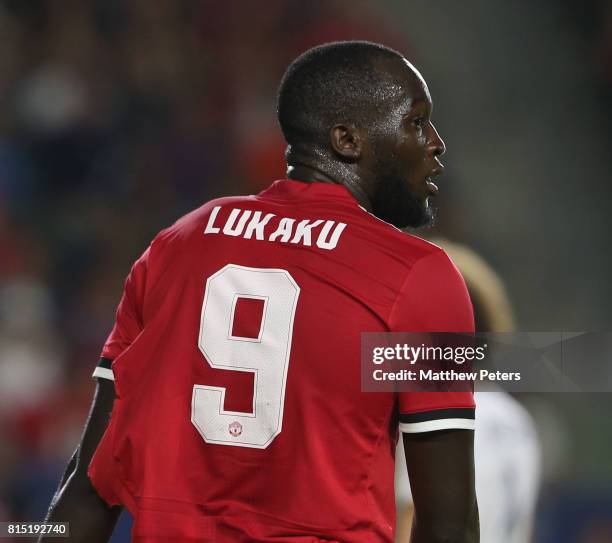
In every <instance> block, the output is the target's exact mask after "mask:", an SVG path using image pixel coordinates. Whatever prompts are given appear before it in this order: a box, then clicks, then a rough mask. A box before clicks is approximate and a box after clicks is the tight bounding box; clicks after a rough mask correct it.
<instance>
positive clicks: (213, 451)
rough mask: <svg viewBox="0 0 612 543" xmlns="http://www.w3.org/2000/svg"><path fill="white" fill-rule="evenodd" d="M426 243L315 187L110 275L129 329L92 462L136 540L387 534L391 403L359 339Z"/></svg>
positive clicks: (342, 194)
mask: <svg viewBox="0 0 612 543" xmlns="http://www.w3.org/2000/svg"><path fill="white" fill-rule="evenodd" d="M440 252H441V251H440V249H438V248H437V247H436V246H434V245H431V244H429V243H426V242H424V241H422V240H420V239H417V238H414V237H412V236H408V235H405V234H403V233H401V232H400V231H398V230H396V229H394V228H393V227H391V226H389V225H388V224H386V223H384V222H382V221H379V220H378V219H376V218H374V217H373V216H372V215H370V214H368V213H367V212H366V211H364V210H363V209H362V208H360V207H359V206H358V204H357V202H356V201H355V200H354V199H353V198H352V197H351V196H350V194H349V193H348V191H347V190H346V189H345V188H344V187H342V186H339V185H332V184H324V183H312V184H306V183H300V182H296V181H280V182H277V183H275V184H274V185H273V186H272V187H271V188H270V189H268V190H266V191H264V192H263V193H261V194H260V195H258V196H253V197H243V198H225V199H221V200H216V201H213V202H210V203H208V204H206V205H205V206H203V207H202V208H200V209H198V210H196V211H194V212H193V213H191V214H189V215H187V216H186V217H184V218H183V219H181V220H180V221H178V222H177V223H176V224H175V225H174V226H173V227H171V228H169V229H167V230H165V231H163V232H162V233H161V234H160V235H159V236H158V237H157V238H156V240H155V241H154V242H153V244H152V245H151V247H150V248H149V250H148V251H147V253H145V255H144V256H143V257H142V258H141V260H140V261H139V262H137V264H136V265H135V267H134V269H133V270H132V273H131V276H130V279H128V284H126V294H124V298H126V297H130V298H132V299H131V300H130V301H129V303H130V304H131V305H132V306H133V309H132V312H134V313H137V315H136V317H137V320H138V322H139V324H140V329H138V330H137V331H136V332H137V333H136V332H132V333H134V335H135V337H134V338H133V340H130V341H129V347H128V348H125V349H121V348H120V347H118V352H116V353H115V356H110V355H109V358H115V362H114V364H113V372H114V376H115V380H116V388H117V391H118V396H119V400H118V401H117V406H116V408H115V409H114V412H113V419H112V422H111V425H110V427H109V430H108V431H107V435H106V436H105V439H104V442H103V445H102V446H101V447H100V448H99V450H98V452H97V453H96V457H95V458H94V462H93V464H92V469H91V470H90V472H91V474H92V479H93V480H94V483H96V486H97V487H98V489H99V491H100V492H101V494H103V495H104V494H105V493H106V496H105V497H106V498H107V499H108V500H109V501H112V500H114V501H121V502H124V503H126V505H128V507H129V508H130V509H132V510H133V511H132V512H133V513H134V514H135V517H136V519H135V520H136V522H135V528H134V534H135V537H141V538H142V539H141V540H142V541H146V540H147V536H148V535H151V536H156V537H160V530H162V531H163V530H166V531H165V532H164V533H165V536H164V533H162V534H161V536H162V537H167V538H170V539H168V540H171V536H172V537H174V538H176V537H178V535H177V534H182V536H183V537H196V536H197V537H199V538H200V539H199V540H203V541H207V540H210V541H213V540H214V541H216V542H218V543H224V542H230V541H231V542H243V541H244V542H247V541H250V542H258V541H262V542H263V541H266V542H270V541H279V542H280V541H283V542H289V541H291V542H293V541H295V542H298V541H302V542H314V541H335V540H338V541H351V542H354V543H361V542H366V541H367V542H369V543H370V542H373V541H392V539H393V536H392V533H393V528H392V526H393V524H394V494H393V467H394V449H395V439H396V433H397V422H398V414H397V404H396V402H397V398H396V396H395V395H393V394H380V393H379V394H362V393H361V392H360V388H361V384H360V375H361V372H360V363H359V361H360V350H359V349H360V333H361V332H362V331H387V330H390V329H393V328H394V324H393V322H394V318H395V317H394V314H395V312H397V311H398V308H397V304H398V297H399V295H400V293H401V291H402V289H403V286H404V283H405V281H406V278H407V276H408V273H409V271H410V269H411V267H412V266H413V264H414V263H415V262H417V261H420V260H421V259H423V258H426V257H427V256H429V255H432V254H438V253H440ZM130 281H131V282H132V284H131V285H130ZM128 287H129V288H128ZM130 293H131V294H130ZM123 303H124V302H122V304H123ZM126 304H127V302H126ZM120 311H121V308H120ZM118 318H119V316H118ZM118 322H119V321H118ZM398 322H399V321H398ZM402 325H403V326H404V327H406V321H404V322H403V323H402ZM118 326H119V324H117V326H116V328H117V327H118ZM415 327H418V325H417V324H415ZM128 328H129V327H128ZM136 328H138V326H137V325H136ZM114 333H115V334H116V335H120V334H118V333H117V332H116V331H114ZM119 343H121V338H119V339H118V340H115V343H113V340H112V339H111V340H109V343H108V344H107V345H109V344H110V345H111V347H110V349H111V350H112V349H113V345H118V344H119ZM110 458H114V459H115V460H113V461H110V460H109V459H110ZM103 472H104V473H106V475H105V477H106V481H105V482H102V481H101V479H102V478H103V476H102V475H101V474H102V473H103ZM109 473H113V475H112V476H110V475H109ZM96 474H99V475H96ZM162 526H165V528H162ZM207 534H208V535H207ZM207 537H208V539H207ZM175 540H177V541H178V540H180V539H175Z"/></svg>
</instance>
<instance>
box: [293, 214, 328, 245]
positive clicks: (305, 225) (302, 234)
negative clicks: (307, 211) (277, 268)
mask: <svg viewBox="0 0 612 543" xmlns="http://www.w3.org/2000/svg"><path fill="white" fill-rule="evenodd" d="M322 222H323V220H322V219H317V220H316V221H314V222H313V223H312V224H309V223H310V221H309V220H308V219H304V220H303V221H300V222H299V223H298V225H297V228H296V229H295V236H293V239H292V240H291V243H299V242H300V240H301V239H302V238H304V245H307V246H309V247H310V245H312V243H310V232H311V230H312V229H313V228H316V227H317V226H319V225H320V224H321V223H322Z"/></svg>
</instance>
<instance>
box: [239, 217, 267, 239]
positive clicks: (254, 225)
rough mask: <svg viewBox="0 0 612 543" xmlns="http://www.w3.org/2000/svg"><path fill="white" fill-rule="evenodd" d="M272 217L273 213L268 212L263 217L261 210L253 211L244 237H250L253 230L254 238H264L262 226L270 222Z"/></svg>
mask: <svg viewBox="0 0 612 543" xmlns="http://www.w3.org/2000/svg"><path fill="white" fill-rule="evenodd" d="M272 217H274V213H268V214H267V215H266V216H265V217H264V218H263V219H262V218H261V211H256V212H255V213H253V218H252V219H251V220H250V222H249V224H248V225H247V227H246V230H245V231H244V237H245V238H246V239H251V236H252V235H253V232H255V239H264V226H266V224H268V223H269V222H270V219H271V218H272Z"/></svg>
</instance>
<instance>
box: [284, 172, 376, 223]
mask: <svg viewBox="0 0 612 543" xmlns="http://www.w3.org/2000/svg"><path fill="white" fill-rule="evenodd" d="M287 179H293V180H295V181H304V182H307V183H335V184H337V185H344V186H345V187H346V188H347V189H348V191H349V192H350V193H351V194H352V195H353V198H355V200H357V202H358V203H359V205H360V206H361V207H363V208H364V209H366V210H367V211H370V212H371V211H372V206H371V204H370V199H369V198H368V197H367V195H366V193H365V191H364V190H363V188H362V187H361V184H360V183H359V182H357V181H356V180H355V179H353V175H346V176H343V178H340V179H336V178H334V177H332V176H330V175H327V174H326V173H325V172H323V171H322V170H319V169H317V168H313V167H310V166H305V165H303V164H299V165H296V166H287Z"/></svg>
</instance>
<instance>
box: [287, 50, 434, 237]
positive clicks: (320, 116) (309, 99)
mask: <svg viewBox="0 0 612 543" xmlns="http://www.w3.org/2000/svg"><path fill="white" fill-rule="evenodd" d="M431 109H432V102H431V96H430V94H429V90H428V88H427V84H426V83H425V80H424V79H423V78H422V76H421V74H420V73H419V72H418V71H417V70H416V68H414V66H412V65H411V64H410V63H409V62H408V61H407V60H406V59H405V58H404V57H403V56H402V55H401V54H400V53H398V52H397V51H394V50H393V49H389V48H388V47H385V46H383V45H379V44H375V43H370V42H364V41H348V42H336V43H329V44H325V45H321V46H318V47H315V48H313V49H310V50H308V51H306V52H305V53H303V54H302V55H301V56H299V57H298V58H297V59H296V60H295V61H294V62H293V63H292V64H291V65H290V66H289V68H288V69H287V71H286V72H285V75H284V76H283V79H282V81H281V84H280V87H279V91H278V120H279V123H280V126H281V129H282V131H283V135H284V136H285V139H286V141H287V144H288V147H287V164H288V166H289V168H290V169H291V168H293V167H300V166H304V167H308V168H310V169H314V170H317V171H320V172H321V173H323V174H325V175H326V176H328V177H330V178H331V179H333V180H334V181H336V182H340V183H343V184H345V185H346V186H347V187H348V188H349V190H351V191H352V192H353V194H356V195H357V196H358V199H360V200H362V201H363V200H365V201H366V203H367V204H368V205H369V207H370V208H371V210H372V212H373V213H374V214H375V215H376V216H378V217H379V218H381V219H383V220H385V221H387V222H390V223H392V224H394V225H396V226H398V227H400V228H401V227H406V226H412V227H417V226H422V225H425V224H428V223H430V222H431V220H432V218H433V212H432V209H431V208H430V206H429V197H430V196H433V195H434V194H435V193H436V192H437V188H436V187H435V185H434V184H433V183H432V182H431V178H433V177H434V176H436V175H438V174H439V173H441V172H442V165H441V164H440V162H439V161H438V159H437V157H438V156H439V155H441V154H443V153H444V150H445V148H444V143H443V141H442V140H441V139H440V137H439V135H438V133H437V132H436V129H435V128H434V126H433V124H432V123H431V119H430V117H431ZM362 203H363V202H362Z"/></svg>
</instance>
